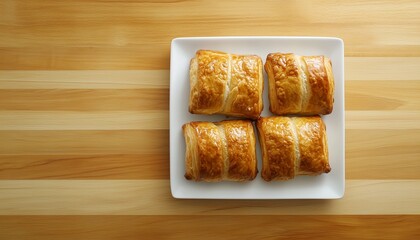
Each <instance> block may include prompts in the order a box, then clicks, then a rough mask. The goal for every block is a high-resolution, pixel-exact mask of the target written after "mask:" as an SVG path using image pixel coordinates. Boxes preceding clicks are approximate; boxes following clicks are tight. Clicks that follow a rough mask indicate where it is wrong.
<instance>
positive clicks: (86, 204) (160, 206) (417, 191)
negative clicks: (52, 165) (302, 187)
mask: <svg viewBox="0 0 420 240" xmlns="http://www.w3.org/2000/svg"><path fill="white" fill-rule="evenodd" d="M419 201H420V181H419V180H348V181H346V193H345V197H344V198H343V199H339V200H317V199H315V200H259V201H256V200H180V199H173V198H172V196H171V193H170V187H169V181H168V180H2V181H0V202H2V204H1V205H0V215H319V214H321V215H352V214H363V215H370V214H385V215H387V214H416V215H418V214H420V205H419V204H418V203H419ZM390 206H392V207H390Z"/></svg>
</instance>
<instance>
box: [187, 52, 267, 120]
mask: <svg viewBox="0 0 420 240" xmlns="http://www.w3.org/2000/svg"><path fill="white" fill-rule="evenodd" d="M263 84H264V81H263V75H262V60H261V58H260V57H258V56H255V55H235V54H227V53H224V52H218V51H210V50H198V51H197V53H196V56H195V57H194V58H193V59H192V60H191V63H190V99H189V111H190V112H191V113H197V114H225V115H229V116H236V117H246V118H252V119H257V118H258V117H259V116H260V114H261V111H262V109H263V102H262V101H263V100H262V92H263Z"/></svg>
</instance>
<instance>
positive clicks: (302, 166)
mask: <svg viewBox="0 0 420 240" xmlns="http://www.w3.org/2000/svg"><path fill="white" fill-rule="evenodd" d="M257 129H258V136H259V139H260V146H261V152H262V157H263V166H262V172H261V176H262V178H263V179H264V180H265V181H272V180H287V179H292V178H294V177H295V176H297V175H319V174H322V173H328V172H330V171H331V167H330V165H329V160H328V145H327V136H326V135H327V134H326V131H325V125H324V123H323V121H322V119H321V118H320V117H319V116H312V117H267V118H260V119H258V121H257Z"/></svg>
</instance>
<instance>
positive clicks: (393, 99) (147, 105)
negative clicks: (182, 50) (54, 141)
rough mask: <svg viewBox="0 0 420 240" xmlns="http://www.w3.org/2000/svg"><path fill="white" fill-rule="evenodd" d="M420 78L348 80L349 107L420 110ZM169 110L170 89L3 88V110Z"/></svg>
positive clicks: (0, 93)
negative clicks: (417, 79)
mask: <svg viewBox="0 0 420 240" xmlns="http://www.w3.org/2000/svg"><path fill="white" fill-rule="evenodd" d="M418 89H420V81H347V82H346V110H420V94H419V91H418ZM167 109H169V90H168V89H119V90H115V89H16V90H15V89H3V90H0V110H34V111H51V110H61V111H62V110H66V111H87V110H90V111H92V110H94V111H104V110H106V111H139V110H167Z"/></svg>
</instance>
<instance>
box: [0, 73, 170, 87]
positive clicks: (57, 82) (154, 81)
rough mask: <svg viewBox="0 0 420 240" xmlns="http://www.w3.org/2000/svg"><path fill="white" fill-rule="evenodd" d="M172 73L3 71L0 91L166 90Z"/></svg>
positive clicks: (0, 79) (0, 75) (0, 74)
mask: <svg viewBox="0 0 420 240" xmlns="http://www.w3.org/2000/svg"><path fill="white" fill-rule="evenodd" d="M165 88H169V71H168V70H61V71H59V70H56V71H29V70H27V71H19V70H18V71H16V70H0V89H165Z"/></svg>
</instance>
